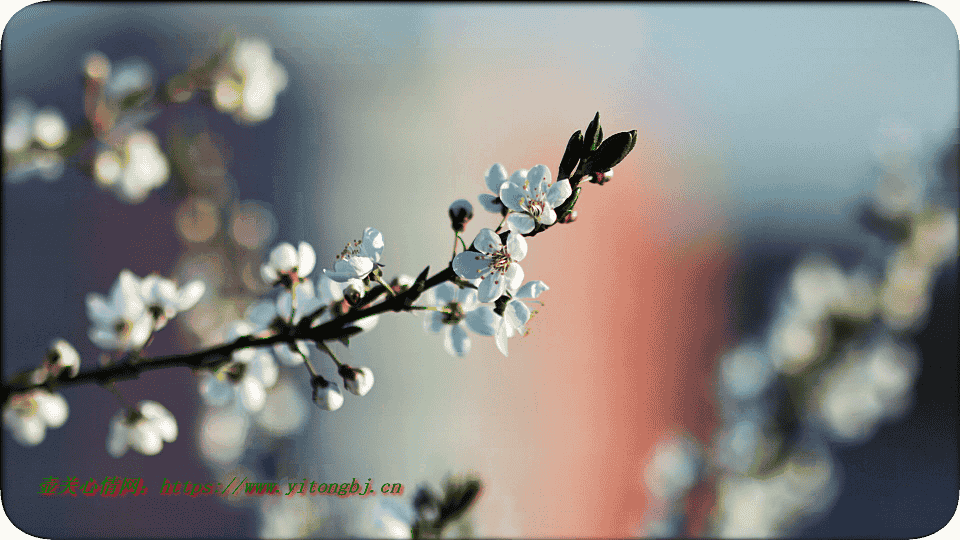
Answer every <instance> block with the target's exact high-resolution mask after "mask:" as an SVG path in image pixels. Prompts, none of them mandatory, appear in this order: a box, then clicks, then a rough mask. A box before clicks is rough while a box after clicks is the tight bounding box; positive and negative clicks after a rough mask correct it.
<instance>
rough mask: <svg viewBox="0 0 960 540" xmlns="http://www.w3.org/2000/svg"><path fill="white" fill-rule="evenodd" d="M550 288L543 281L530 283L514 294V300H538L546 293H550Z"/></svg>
mask: <svg viewBox="0 0 960 540" xmlns="http://www.w3.org/2000/svg"><path fill="white" fill-rule="evenodd" d="M549 290H550V287H547V284H546V283H544V282H542V281H528V282H526V283H524V284H523V286H522V287H520V288H519V289H517V292H516V293H514V295H513V297H514V298H536V297H538V296H540V295H541V294H542V293H543V292H544V291H549Z"/></svg>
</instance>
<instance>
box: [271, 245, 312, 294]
mask: <svg viewBox="0 0 960 540" xmlns="http://www.w3.org/2000/svg"><path fill="white" fill-rule="evenodd" d="M316 264H317V254H316V252H315V251H313V246H311V245H310V244H308V243H306V242H300V245H299V246H298V247H297V249H294V248H293V246H292V245H291V244H288V243H287V242H283V243H282V244H280V245H278V246H277V247H275V248H273V251H271V252H270V260H269V261H267V264H264V265H263V266H261V267H260V275H261V276H262V277H263V280H264V281H266V282H267V283H268V284H270V285H275V284H277V283H278V282H279V281H280V280H281V279H282V278H283V277H287V279H290V280H299V279H303V278H305V277H307V276H308V275H310V272H313V268H314V266H316Z"/></svg>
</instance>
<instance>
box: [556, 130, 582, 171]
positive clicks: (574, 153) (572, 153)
mask: <svg viewBox="0 0 960 540" xmlns="http://www.w3.org/2000/svg"><path fill="white" fill-rule="evenodd" d="M582 151H583V134H582V133H580V130H579V129H578V130H577V131H576V133H574V134H573V135H571V136H570V140H569V141H568V142H567V149H566V150H564V152H563V159H561V160H560V169H559V171H558V172H557V180H565V179H567V178H570V175H571V174H573V171H574V169H576V168H577V163H579V162H580V154H581V152H582Z"/></svg>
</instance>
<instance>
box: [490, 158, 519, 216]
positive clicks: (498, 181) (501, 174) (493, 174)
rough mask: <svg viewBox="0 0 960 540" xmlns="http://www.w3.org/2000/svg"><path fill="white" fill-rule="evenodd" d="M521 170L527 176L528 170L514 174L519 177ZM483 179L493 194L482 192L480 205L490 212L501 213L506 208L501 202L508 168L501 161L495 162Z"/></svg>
mask: <svg viewBox="0 0 960 540" xmlns="http://www.w3.org/2000/svg"><path fill="white" fill-rule="evenodd" d="M521 172H522V173H523V175H524V178H526V172H527V171H517V172H515V173H513V174H514V176H516V177H517V179H519V178H520V177H519V175H520V174H521ZM483 181H484V182H485V183H486V184H487V188H488V189H489V190H490V191H492V192H493V195H491V194H489V193H481V194H480V196H479V197H478V199H479V200H480V205H481V206H483V208H484V209H485V210H487V211H488V212H493V213H495V214H499V213H501V212H502V211H503V210H504V206H503V203H502V202H500V186H502V185H503V184H504V183H506V182H507V181H508V180H507V170H506V169H504V168H503V165H501V164H499V163H494V164H493V166H492V167H490V170H489V171H487V175H486V176H485V177H484V179H483Z"/></svg>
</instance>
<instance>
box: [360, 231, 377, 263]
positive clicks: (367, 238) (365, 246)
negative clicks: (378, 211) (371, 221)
mask: <svg viewBox="0 0 960 540" xmlns="http://www.w3.org/2000/svg"><path fill="white" fill-rule="evenodd" d="M360 250H361V253H363V254H364V255H365V256H367V257H370V258H371V259H373V262H380V254H382V253H383V235H382V234H380V231H378V230H376V229H374V228H373V227H367V228H366V229H364V230H363V243H362V245H361V246H360Z"/></svg>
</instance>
